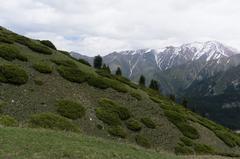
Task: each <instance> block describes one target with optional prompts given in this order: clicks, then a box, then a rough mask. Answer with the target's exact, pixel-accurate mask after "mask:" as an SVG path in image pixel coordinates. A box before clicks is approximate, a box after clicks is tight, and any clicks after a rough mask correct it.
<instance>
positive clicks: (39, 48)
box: [25, 40, 53, 55]
mask: <svg viewBox="0 0 240 159" xmlns="http://www.w3.org/2000/svg"><path fill="white" fill-rule="evenodd" d="M25 45H26V46H27V47H28V48H29V49H31V50H32V51H36V52H37V53H40V54H45V55H51V54H52V53H53V52H52V50H51V49H49V48H48V47H47V46H45V45H42V44H41V43H38V42H35V41H31V40H27V42H26V43H25Z"/></svg>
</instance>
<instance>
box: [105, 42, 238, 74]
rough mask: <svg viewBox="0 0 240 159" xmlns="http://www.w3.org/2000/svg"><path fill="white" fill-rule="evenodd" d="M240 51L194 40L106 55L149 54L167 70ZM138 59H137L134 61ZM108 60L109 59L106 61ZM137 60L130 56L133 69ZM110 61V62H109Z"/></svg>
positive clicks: (145, 56)
mask: <svg viewBox="0 0 240 159" xmlns="http://www.w3.org/2000/svg"><path fill="white" fill-rule="evenodd" d="M237 53H239V52H238V51H237V50H235V49H232V48H230V47H227V46H225V45H223V44H221V43H219V42H216V41H208V42H204V43H200V42H194V43H189V44H184V45H181V46H180V47H173V46H169V47H165V48H161V49H139V50H127V51H121V52H114V53H111V54H109V55H107V56H105V57H109V56H112V57H113V59H115V58H117V57H118V56H119V54H120V55H121V56H126V57H129V56H132V57H136V56H138V57H139V58H142V57H143V58H145V59H146V60H147V59H148V57H147V56H153V57H154V59H155V60H153V62H154V63H155V64H156V65H157V67H158V68H159V69H160V70H161V71H164V70H167V69H169V68H172V67H174V66H178V65H181V64H184V63H187V62H189V61H195V60H202V61H205V62H207V61H211V60H216V59H221V58H226V57H230V56H232V55H234V54H237ZM133 60H136V61H133ZM106 62H107V61H106ZM136 62H141V60H140V59H137V58H130V59H129V65H131V63H132V65H131V66H132V69H131V70H133V69H134V67H136V65H137V64H136ZM219 62H220V61H219ZM107 63H108V62H107Z"/></svg>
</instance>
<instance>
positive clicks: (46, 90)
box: [0, 28, 240, 155]
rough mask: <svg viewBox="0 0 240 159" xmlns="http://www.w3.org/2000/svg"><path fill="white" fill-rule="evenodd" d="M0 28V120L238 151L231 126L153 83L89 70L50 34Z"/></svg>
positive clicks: (160, 145)
mask: <svg viewBox="0 0 240 159" xmlns="http://www.w3.org/2000/svg"><path fill="white" fill-rule="evenodd" d="M0 36H1V42H0V57H1V58H0V82H1V85H0V99H1V100H0V106H1V111H2V114H1V116H0V124H1V125H6V126H18V125H21V126H23V127H32V128H48V129H55V130H64V131H74V132H76V133H82V134H85V135H90V136H96V137H102V138H105V139H112V140H115V141H118V142H123V143H132V144H138V145H140V146H142V147H145V148H152V149H155V150H157V151H159V150H160V151H168V152H175V153H177V154H200V155H201V154H217V155H235V154H239V153H240V147H239V146H240V138H239V136H237V135H236V134H235V133H233V132H232V131H231V130H229V129H226V128H224V127H222V126H219V125H217V124H215V123H213V122H211V121H208V120H207V119H205V118H202V117H200V116H198V115H196V114H194V113H192V112H191V111H189V110H188V109H186V108H184V107H183V106H181V105H178V104H176V103H174V102H172V101H171V100H169V99H168V98H166V97H164V96H161V95H159V93H158V92H156V91H153V90H150V89H146V88H141V87H139V86H138V85H136V84H134V83H131V82H130V81H129V80H128V79H125V78H123V77H119V76H114V75H111V74H109V73H108V72H106V71H105V70H102V69H100V70H95V69H93V68H92V67H89V66H88V65H85V64H83V63H81V62H79V61H77V60H75V59H73V58H71V57H70V56H69V55H68V54H67V53H65V52H62V51H57V50H55V47H53V46H52V44H51V42H49V41H48V42H46V41H45V42H43V41H38V40H32V39H29V38H26V37H23V36H20V35H17V34H15V33H12V32H10V31H8V30H6V29H4V28H0ZM14 118H15V119H16V120H14ZM30 132H31V130H30ZM13 145H14V144H13ZM71 150H72V149H71V148H70V150H69V151H70V152H71ZM43 153H44V152H43Z"/></svg>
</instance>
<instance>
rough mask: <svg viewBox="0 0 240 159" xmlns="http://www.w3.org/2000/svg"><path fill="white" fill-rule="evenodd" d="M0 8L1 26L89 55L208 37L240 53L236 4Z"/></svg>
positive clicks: (137, 2)
mask: <svg viewBox="0 0 240 159" xmlns="http://www.w3.org/2000/svg"><path fill="white" fill-rule="evenodd" d="M0 4H1V5H0V25H3V26H5V27H7V28H9V29H12V30H13V31H16V32H18V33H20V34H24V35H28V36H30V37H33V38H40V39H50V40H52V41H53V42H54V43H55V44H56V46H57V47H58V48H59V49H66V50H68V51H71V50H73V51H78V52H80V53H83V54H88V55H96V54H106V53H108V52H112V51H118V50H125V49H136V48H161V47H163V46H166V45H179V44H181V43H185V42H191V41H202V40H212V39H214V40H218V41H221V42H223V43H226V44H228V45H230V46H233V47H236V48H238V49H240V45H239V44H240V43H239V41H240V29H239V28H240V23H239V22H238V18H239V16H240V2H239V0H201V1H199V0H181V1H180V0H168V1H166V0H148V1H145V0H121V1H116V0H71V1H68V0H51V1H49V0H21V1H19V0H8V1H6V0H0Z"/></svg>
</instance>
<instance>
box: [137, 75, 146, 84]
mask: <svg viewBox="0 0 240 159" xmlns="http://www.w3.org/2000/svg"><path fill="white" fill-rule="evenodd" d="M145 82H146V80H145V77H144V76H143V75H141V76H140V78H139V85H140V86H145Z"/></svg>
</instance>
